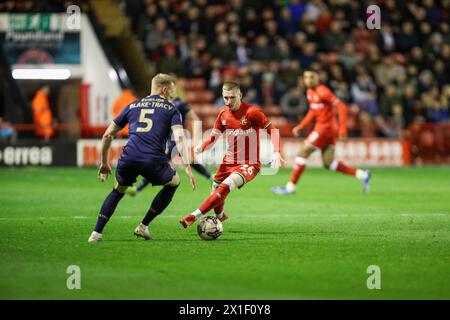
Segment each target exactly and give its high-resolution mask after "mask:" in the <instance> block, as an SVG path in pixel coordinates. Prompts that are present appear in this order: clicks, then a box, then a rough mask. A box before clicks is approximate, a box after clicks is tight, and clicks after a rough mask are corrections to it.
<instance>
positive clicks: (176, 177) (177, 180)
mask: <svg viewBox="0 0 450 320" xmlns="http://www.w3.org/2000/svg"><path fill="white" fill-rule="evenodd" d="M179 185H180V176H179V175H178V173H176V174H175V175H174V176H173V178H172V180H170V182H169V183H168V184H167V186H170V187H178V186H179Z"/></svg>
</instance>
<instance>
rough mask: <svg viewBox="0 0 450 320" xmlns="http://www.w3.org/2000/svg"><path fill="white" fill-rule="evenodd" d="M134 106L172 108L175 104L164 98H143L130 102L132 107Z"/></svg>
mask: <svg viewBox="0 0 450 320" xmlns="http://www.w3.org/2000/svg"><path fill="white" fill-rule="evenodd" d="M134 108H164V109H167V110H172V109H173V108H174V106H173V105H172V104H171V103H169V102H167V101H166V100H164V99H162V98H155V97H152V98H143V99H141V100H140V101H139V102H134V103H131V104H130V109H134Z"/></svg>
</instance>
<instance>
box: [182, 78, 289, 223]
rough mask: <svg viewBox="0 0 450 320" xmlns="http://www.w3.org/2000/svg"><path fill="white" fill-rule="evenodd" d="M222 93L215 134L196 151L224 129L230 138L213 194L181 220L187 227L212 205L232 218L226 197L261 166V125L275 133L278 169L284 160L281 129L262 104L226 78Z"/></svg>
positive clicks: (275, 165)
mask: <svg viewBox="0 0 450 320" xmlns="http://www.w3.org/2000/svg"><path fill="white" fill-rule="evenodd" d="M222 96H223V100H224V102H225V108H224V109H223V110H222V111H221V112H220V113H219V115H218V116H217V119H216V121H215V124H214V128H213V130H212V132H211V136H210V137H209V138H208V139H207V140H205V141H204V142H203V144H202V145H201V146H197V147H196V148H195V150H194V151H195V153H196V154H200V153H201V152H203V151H205V150H206V149H207V148H208V147H211V146H212V145H213V144H214V142H216V141H217V139H218V138H219V137H220V136H221V135H222V134H223V133H224V132H225V136H226V139H227V151H226V154H225V156H224V158H223V162H222V164H221V165H220V166H219V169H218V170H217V173H216V175H215V176H214V182H213V186H212V193H211V195H210V196H209V197H208V198H207V199H206V200H205V202H203V204H202V205H201V206H200V207H199V208H198V209H197V210H195V211H194V212H192V213H191V214H189V215H187V216H185V217H184V218H182V219H181V220H180V223H181V224H182V225H183V226H184V227H185V228H187V227H189V226H190V225H192V224H193V223H194V222H195V221H196V219H197V218H198V217H199V216H201V215H202V214H205V213H207V212H208V211H210V210H211V209H214V211H215V213H216V217H217V218H218V219H219V220H220V221H222V222H223V221H225V220H226V219H227V218H228V215H227V214H226V213H225V212H224V211H223V208H224V202H225V199H226V197H227V196H228V194H229V193H230V191H232V190H234V189H235V188H241V187H242V186H243V185H244V184H245V183H248V182H250V181H252V180H253V179H254V178H255V177H256V175H257V174H258V172H259V170H260V167H261V163H260V160H259V132H258V131H259V130H260V129H264V130H267V133H269V134H270V135H271V140H272V144H273V147H274V150H273V154H272V161H271V166H272V168H275V169H278V168H279V167H280V165H281V161H284V160H283V159H282V158H281V155H280V152H279V134H278V130H277V129H275V128H274V127H273V126H272V124H271V122H270V121H269V120H268V119H267V117H266V116H265V115H264V113H263V112H262V111H261V110H260V109H259V108H258V107H256V106H252V105H250V104H247V103H245V102H242V101H241V99H242V93H241V89H240V86H239V84H238V83H236V82H231V81H230V82H225V83H224V84H223V87H222Z"/></svg>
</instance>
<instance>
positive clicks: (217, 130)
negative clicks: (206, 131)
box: [194, 113, 225, 154]
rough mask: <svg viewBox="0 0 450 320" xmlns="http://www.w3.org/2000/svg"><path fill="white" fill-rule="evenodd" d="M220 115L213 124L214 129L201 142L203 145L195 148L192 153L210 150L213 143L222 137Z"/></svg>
mask: <svg viewBox="0 0 450 320" xmlns="http://www.w3.org/2000/svg"><path fill="white" fill-rule="evenodd" d="M220 118H221V113H220V114H219V115H218V116H217V119H216V122H215V123H214V128H213V129H212V131H211V134H210V136H209V137H208V138H207V139H206V140H205V141H203V143H202V144H201V145H199V146H197V147H195V149H194V152H195V153H196V154H199V153H202V152H203V151H205V150H206V149H209V148H211V147H212V146H213V145H214V143H216V142H217V140H218V139H219V138H220V137H221V136H222V133H223V132H224V131H225V127H224V126H223V125H222V123H221V120H220Z"/></svg>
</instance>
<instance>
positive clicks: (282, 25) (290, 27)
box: [278, 7, 298, 36]
mask: <svg viewBox="0 0 450 320" xmlns="http://www.w3.org/2000/svg"><path fill="white" fill-rule="evenodd" d="M278 28H279V32H280V34H281V35H282V36H292V35H293V34H294V33H295V32H297V31H298V28H297V26H296V24H295V22H294V20H293V19H292V13H291V11H290V10H289V8H288V7H282V8H281V9H280V17H279V18H278Z"/></svg>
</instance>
